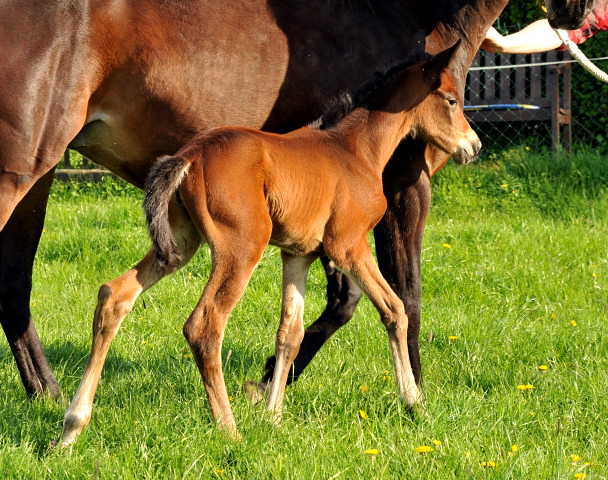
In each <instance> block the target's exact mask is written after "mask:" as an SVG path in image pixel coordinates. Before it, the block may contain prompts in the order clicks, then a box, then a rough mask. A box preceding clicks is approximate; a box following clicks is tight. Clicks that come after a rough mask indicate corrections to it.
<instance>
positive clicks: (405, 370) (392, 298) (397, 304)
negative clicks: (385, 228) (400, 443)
mask: <svg viewBox="0 0 608 480" xmlns="http://www.w3.org/2000/svg"><path fill="white" fill-rule="evenodd" d="M328 253H329V252H328ZM340 256H341V257H342V258H341V261H336V264H337V265H338V266H340V267H341V268H343V270H344V271H345V272H346V273H347V274H348V275H350V276H352V278H353V280H355V281H356V282H357V283H358V284H359V286H360V287H361V290H363V292H364V293H365V294H366V295H367V296H368V297H369V299H370V300H371V302H372V303H373V304H374V306H375V307H376V309H377V310H378V312H379V313H380V319H381V320H382V323H383V324H384V327H385V328H386V331H387V333H388V337H389V340H390V345H391V351H392V354H393V364H394V366H395V380H396V382H397V387H398V389H399V393H400V395H401V398H402V399H403V400H404V401H405V402H406V404H407V405H408V406H409V407H413V406H414V405H416V404H421V401H422V399H421V396H420V391H419V390H418V387H417V385H416V380H415V379H414V374H413V372H412V366H411V364H410V357H409V352H408V344H407V328H408V317H407V315H406V314H405V308H404V305H403V302H402V301H401V300H400V299H399V297H397V295H396V294H395V292H393V290H392V289H391V287H390V285H389V284H388V283H387V282H386V280H385V279H384V277H383V276H382V274H381V273H380V270H379V269H378V266H377V265H376V262H375V260H374V256H373V254H372V251H371V249H370V248H369V245H368V243H367V239H366V238H363V239H362V240H361V242H360V243H359V245H358V246H357V247H356V248H353V249H351V250H350V251H349V252H346V254H342V255H340Z"/></svg>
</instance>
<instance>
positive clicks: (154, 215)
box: [144, 155, 190, 266]
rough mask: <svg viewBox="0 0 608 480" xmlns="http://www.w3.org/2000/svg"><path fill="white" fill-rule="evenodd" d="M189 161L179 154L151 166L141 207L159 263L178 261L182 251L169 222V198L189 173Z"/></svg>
mask: <svg viewBox="0 0 608 480" xmlns="http://www.w3.org/2000/svg"><path fill="white" fill-rule="evenodd" d="M189 167H190V163H189V162H188V161H186V160H184V159H183V158H180V157H172V156H168V155H166V156H164V157H160V158H159V159H158V161H157V162H156V164H154V166H153V167H152V169H151V170H150V173H149V174H148V177H147V179H146V184H145V187H144V190H145V192H146V198H145V200H144V210H145V212H146V223H147V225H148V232H149V233H150V238H151V239H152V244H153V245H154V247H155V248H156V257H157V259H158V262H159V263H160V264H161V265H163V266H164V265H173V266H175V265H177V264H178V263H180V262H181V260H182V255H181V253H180V251H179V248H178V247H177V243H176V242H175V238H174V237H173V232H172V230H171V225H170V224H169V201H170V200H171V197H172V196H173V194H174V193H175V192H176V191H177V189H178V187H179V186H180V184H181V183H182V180H183V179H184V177H185V176H186V174H187V173H188V169H189Z"/></svg>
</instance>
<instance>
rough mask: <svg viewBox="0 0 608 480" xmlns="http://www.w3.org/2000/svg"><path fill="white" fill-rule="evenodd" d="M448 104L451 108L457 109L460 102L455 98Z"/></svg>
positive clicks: (450, 99) (449, 99)
mask: <svg viewBox="0 0 608 480" xmlns="http://www.w3.org/2000/svg"><path fill="white" fill-rule="evenodd" d="M448 104H449V105H450V107H456V106H457V105H458V100H456V99H455V98H448Z"/></svg>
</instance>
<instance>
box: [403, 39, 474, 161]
mask: <svg viewBox="0 0 608 480" xmlns="http://www.w3.org/2000/svg"><path fill="white" fill-rule="evenodd" d="M457 48H458V43H457V44H456V45H454V46H453V47H451V48H449V49H447V50H445V51H443V52H441V53H438V54H437V55H435V56H434V57H432V58H431V59H430V60H429V61H428V62H426V64H425V65H423V67H422V72H423V75H422V82H425V83H426V82H430V88H431V93H430V94H429V95H427V96H426V97H425V98H424V99H423V100H422V101H421V102H420V103H419V104H418V105H416V106H415V107H413V108H412V109H411V110H410V111H409V112H408V113H409V115H411V117H410V122H411V123H410V124H411V126H412V128H411V130H410V135H411V136H412V137H414V138H417V139H420V140H423V141H425V142H427V143H431V144H433V145H435V146H437V147H439V148H440V149H441V150H443V151H445V152H446V153H448V154H449V155H450V156H451V157H452V158H453V159H454V161H455V162H456V163H460V164H464V163H469V162H471V161H472V160H474V159H475V157H476V156H477V154H478V153H479V150H480V149H481V142H480V141H479V137H478V136H477V134H476V133H475V132H474V131H473V129H472V128H471V126H470V125H469V122H468V121H467V119H466V118H465V116H464V110H463V105H462V97H461V95H460V94H459V93H458V90H457V88H456V86H455V85H454V81H453V80H452V76H451V75H450V73H449V64H450V62H451V60H452V58H453V56H454V52H455V51H456V50H457ZM425 86H426V87H427V88H428V86H429V84H428V83H427V84H426V85H425Z"/></svg>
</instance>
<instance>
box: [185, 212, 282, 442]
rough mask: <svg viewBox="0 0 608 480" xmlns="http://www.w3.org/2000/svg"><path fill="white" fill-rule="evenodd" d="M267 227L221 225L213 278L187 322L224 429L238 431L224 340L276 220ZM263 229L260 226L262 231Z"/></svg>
mask: <svg viewBox="0 0 608 480" xmlns="http://www.w3.org/2000/svg"><path fill="white" fill-rule="evenodd" d="M262 223H263V222H260V225H255V224H251V225H255V226H256V227H263V229H264V230H266V231H267V232H266V231H264V232H263V233H262V237H264V240H263V241H262V239H261V238H260V236H259V235H258V236H257V237H258V240H259V241H256V240H255V238H256V235H255V232H241V234H240V235H239V233H238V232H235V231H229V230H230V229H229V228H227V227H222V226H216V228H215V229H214V231H215V232H214V233H215V235H218V238H221V239H222V241H221V244H218V243H217V242H212V241H211V240H210V242H209V243H210V246H211V253H212V259H213V267H212V269H211V275H210V276H209V281H208V282H207V285H206V286H205V290H204V291H203V295H202V297H201V299H200V300H199V302H198V304H197V306H196V308H195V309H194V311H193V312H192V314H191V315H190V317H189V318H188V320H187V321H186V323H185V324H184V336H185V337H186V340H187V341H188V344H189V345H190V349H191V350H192V354H193V356H194V359H195V361H196V365H197V366H198V369H199V371H200V373H201V376H202V377H203V383H204V385H205V391H206V392H207V398H208V400H209V405H210V407H211V412H212V414H213V418H214V420H215V422H216V423H218V426H219V428H220V429H222V430H225V431H227V432H228V433H229V434H231V435H232V436H234V437H238V432H237V428H236V423H235V421H234V415H233V413H232V408H231V407H230V402H229V400H228V393H227V391H226V384H225V382H224V374H223V372H222V357H221V350H222V341H223V339H224V330H225V328H226V322H227V320H228V316H229V315H230V312H231V311H232V309H233V308H234V307H235V305H236V304H237V302H238V301H239V299H240V298H241V296H242V295H243V292H244V290H245V287H246V286H247V282H248V281H249V277H250V276H251V273H252V272H253V270H254V268H255V267H256V265H257V264H258V262H259V261H260V259H261V258H262V253H263V252H264V248H265V247H266V245H267V244H268V240H269V238H270V231H271V225H270V220H268V225H262ZM259 232H260V230H258V233H259Z"/></svg>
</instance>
